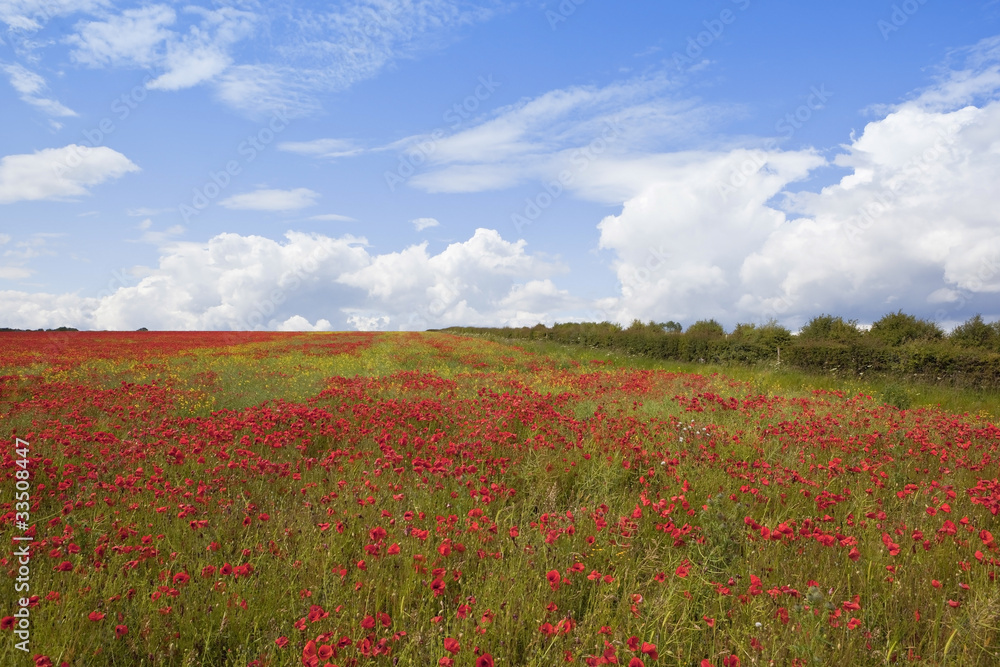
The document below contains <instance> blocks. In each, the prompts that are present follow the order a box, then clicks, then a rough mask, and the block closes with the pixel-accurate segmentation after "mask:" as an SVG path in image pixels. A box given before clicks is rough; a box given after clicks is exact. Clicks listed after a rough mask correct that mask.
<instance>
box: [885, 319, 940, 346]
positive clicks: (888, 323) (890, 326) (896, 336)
mask: <svg viewBox="0 0 1000 667" xmlns="http://www.w3.org/2000/svg"><path fill="white" fill-rule="evenodd" d="M868 335H869V336H871V337H872V338H874V339H875V340H878V341H880V342H882V343H884V344H886V345H890V346H892V347H898V346H900V345H903V344H905V343H908V342H910V341H913V340H937V339H940V338H943V337H944V332H943V331H941V328H940V327H939V326H938V325H937V324H935V323H934V322H930V321H928V320H920V319H917V318H916V317H914V316H913V315H907V314H905V313H904V312H903V311H901V310H900V311H899V312H896V313H889V314H888V315H885V316H884V317H883V318H882V319H880V320H878V321H877V322H875V323H874V324H872V328H871V331H869V332H868Z"/></svg>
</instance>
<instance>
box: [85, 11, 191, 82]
mask: <svg viewBox="0 0 1000 667" xmlns="http://www.w3.org/2000/svg"><path fill="white" fill-rule="evenodd" d="M176 21H177V14H176V13H175V12H174V10H173V8H172V7H170V6H168V5H147V6H145V7H140V8H138V9H126V10H124V11H123V12H122V13H121V14H119V15H117V16H110V17H108V19H107V20H105V21H83V22H80V23H79V24H78V25H77V26H76V30H77V32H76V34H73V35H70V36H69V37H67V38H66V43H67V44H70V45H71V46H73V50H72V51H71V52H70V58H72V59H73V61H74V62H77V63H80V64H82V65H88V66H90V67H108V66H111V67H153V66H154V65H159V64H161V63H162V61H163V59H164V44H165V43H166V42H168V41H170V40H171V39H173V38H174V33H173V32H172V31H171V30H170V29H169V26H171V25H173V24H174V23H175V22H176Z"/></svg>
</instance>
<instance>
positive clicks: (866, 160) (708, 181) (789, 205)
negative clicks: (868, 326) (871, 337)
mask: <svg viewBox="0 0 1000 667" xmlns="http://www.w3.org/2000/svg"><path fill="white" fill-rule="evenodd" d="M972 53H975V54H976V55H977V56H980V57H978V58H968V60H969V62H971V63H972V66H971V67H969V68H966V69H959V70H956V71H954V72H952V74H951V75H950V76H948V77H944V78H942V79H941V80H939V81H938V82H937V83H936V84H935V85H934V86H932V87H930V88H928V89H927V90H924V91H920V92H919V93H918V94H917V95H915V96H914V97H913V99H911V100H908V101H906V102H904V103H902V104H899V105H896V106H895V107H892V108H890V109H887V110H886V112H885V114H884V116H883V117H881V118H879V119H877V120H874V121H872V122H870V123H869V124H868V125H867V126H866V127H865V129H864V131H863V132H862V133H861V135H860V136H858V137H856V138H854V139H853V140H852V141H851V143H850V144H848V145H846V146H844V148H843V150H842V152H841V153H839V154H838V155H836V156H835V157H834V158H833V160H832V161H831V162H827V161H826V160H825V159H823V158H821V157H820V156H819V155H818V154H816V153H813V152H810V151H797V152H789V151H780V150H774V151H747V150H734V151H728V152H708V153H688V154H675V155H672V156H670V158H664V159H663V160H661V165H660V166H661V167H662V166H663V165H665V164H667V163H671V164H672V165H673V168H670V167H667V168H666V169H663V168H661V169H658V170H655V171H654V172H651V173H655V174H656V177H655V182H654V183H652V184H650V185H648V186H647V187H646V188H645V189H644V190H643V191H642V192H641V193H639V194H637V195H636V196H634V197H631V198H629V199H627V200H626V201H625V204H624V206H623V209H622V212H621V213H620V214H618V215H613V216H609V217H607V218H606V219H604V220H603V221H602V222H601V223H600V225H599V229H600V234H601V236H600V245H601V247H602V248H605V249H608V250H611V251H612V252H613V253H614V257H615V260H614V268H615V271H616V272H617V275H618V278H619V280H620V282H621V285H622V289H621V294H620V295H619V297H618V298H617V299H615V300H614V301H612V302H607V303H606V304H605V307H606V309H607V310H606V312H607V313H609V314H610V315H611V316H612V318H613V319H617V320H619V321H628V320H630V319H631V318H633V317H638V318H641V319H659V320H662V319H680V320H691V319H694V318H703V317H716V318H717V319H719V320H721V321H724V322H727V323H729V324H733V323H735V322H736V321H739V320H744V321H746V320H763V319H766V318H768V317H777V318H778V319H780V320H783V321H785V322H786V323H787V324H789V325H791V326H793V327H795V326H797V325H798V324H801V323H803V321H804V320H805V319H806V318H808V317H809V316H811V315H816V314H818V313H821V312H835V313H841V314H844V315H848V316H852V317H861V318H862V319H868V320H869V321H871V320H873V319H877V318H878V317H880V316H881V315H882V314H884V313H885V312H888V311H890V310H892V311H894V310H896V309H899V308H902V309H904V310H906V311H907V312H912V313H915V314H918V315H921V316H924V317H933V318H936V319H939V320H947V319H955V317H954V316H955V315H956V314H957V313H958V312H960V309H962V308H965V309H966V310H967V309H968V308H970V307H974V308H975V309H976V310H982V311H983V312H986V311H987V310H989V308H990V305H989V304H990V303H993V301H992V298H991V297H989V296H988V295H990V294H994V293H996V292H998V291H1000V214H998V213H997V210H996V206H995V199H996V194H995V184H996V183H997V182H1000V151H997V149H996V147H997V146H998V145H1000V101H998V97H1000V77H998V76H997V72H998V68H997V58H996V56H997V55H998V54H997V53H996V48H995V45H993V44H988V43H987V44H984V45H981V48H979V49H976V50H973V51H972ZM990 53H992V56H991V57H985V56H984V54H990ZM968 55H969V54H967V56H968ZM974 101H975V103H973V102H974ZM829 163H832V164H834V165H836V166H839V167H842V168H846V169H847V170H848V173H847V174H846V175H845V176H844V177H843V178H841V179H840V181H839V182H837V183H834V184H833V185H830V186H828V187H825V188H823V189H822V190H821V191H819V192H810V191H800V192H797V193H795V194H790V193H789V192H788V186H789V185H791V184H793V183H795V182H798V181H801V180H803V179H804V178H805V177H806V176H807V175H808V174H809V173H810V172H811V171H812V170H814V169H815V168H817V167H819V166H822V165H824V164H829ZM977 299H978V302H977ZM973 303H978V305H976V306H972V305H971V304H973ZM993 309H994V310H997V309H996V308H995V307H994V308H993ZM973 312H974V311H973ZM994 314H996V313H994Z"/></svg>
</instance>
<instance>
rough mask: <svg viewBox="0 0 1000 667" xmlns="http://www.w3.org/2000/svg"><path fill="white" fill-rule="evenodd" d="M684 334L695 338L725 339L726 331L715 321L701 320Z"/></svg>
mask: <svg viewBox="0 0 1000 667" xmlns="http://www.w3.org/2000/svg"><path fill="white" fill-rule="evenodd" d="M684 333H685V334H686V335H688V336H692V337H694V338H724V337H725V335H726V330H725V329H723V328H722V325H721V324H719V323H718V322H716V321H715V320H699V321H697V322H695V323H694V324H692V325H691V326H689V327H688V328H687V331H686V332H684Z"/></svg>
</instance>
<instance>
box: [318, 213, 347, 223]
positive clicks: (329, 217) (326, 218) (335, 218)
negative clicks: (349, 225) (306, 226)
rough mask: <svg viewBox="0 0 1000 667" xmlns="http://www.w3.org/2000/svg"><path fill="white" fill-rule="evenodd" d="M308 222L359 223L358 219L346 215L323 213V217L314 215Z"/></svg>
mask: <svg viewBox="0 0 1000 667" xmlns="http://www.w3.org/2000/svg"><path fill="white" fill-rule="evenodd" d="M306 220H316V221H319V222H357V218H352V217H350V216H346V215H338V214H337V213H323V214H321V215H312V216H309V217H308V218H306Z"/></svg>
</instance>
